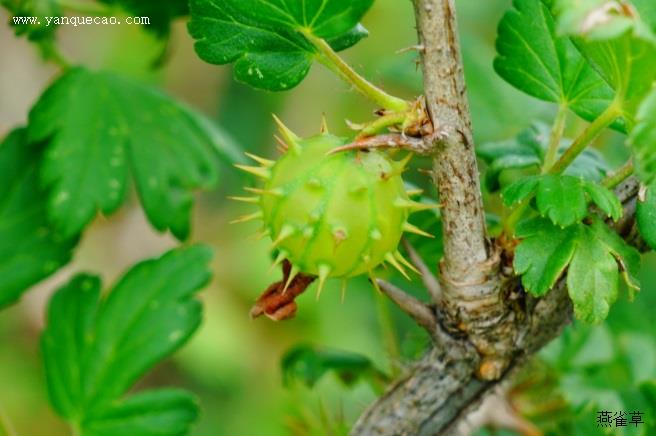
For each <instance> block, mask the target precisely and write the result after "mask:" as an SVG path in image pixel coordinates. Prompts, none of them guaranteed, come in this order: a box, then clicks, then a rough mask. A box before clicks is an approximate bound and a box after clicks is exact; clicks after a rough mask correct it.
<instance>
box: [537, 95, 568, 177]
mask: <svg viewBox="0 0 656 436" xmlns="http://www.w3.org/2000/svg"><path fill="white" fill-rule="evenodd" d="M566 121H567V106H565V105H560V106H558V112H557V113H556V119H555V120H554V124H553V127H552V129H551V136H550V138H549V148H548V149H547V154H546V155H545V157H544V163H543V164H542V174H544V173H547V172H548V171H549V170H550V169H551V167H552V166H553V165H554V163H555V162H556V159H557V158H558V148H559V147H560V140H561V138H562V137H563V132H564V131H565V122H566Z"/></svg>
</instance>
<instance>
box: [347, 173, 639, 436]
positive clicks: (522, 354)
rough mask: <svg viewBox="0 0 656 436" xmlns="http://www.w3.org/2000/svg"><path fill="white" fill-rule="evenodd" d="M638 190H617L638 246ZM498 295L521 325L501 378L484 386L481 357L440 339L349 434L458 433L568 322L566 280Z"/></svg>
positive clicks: (622, 226)
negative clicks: (511, 302) (535, 293)
mask: <svg viewBox="0 0 656 436" xmlns="http://www.w3.org/2000/svg"><path fill="white" fill-rule="evenodd" d="M638 190H639V185H638V183H637V181H636V180H635V179H630V180H628V181H627V182H625V183H623V184H622V185H620V186H619V187H618V188H617V189H616V194H617V195H618V197H619V198H620V200H621V201H622V203H623V204H624V218H623V219H622V220H621V221H620V223H618V226H616V230H617V231H618V233H619V234H620V235H621V236H622V237H624V238H625V239H626V240H627V241H629V242H630V243H632V244H634V245H636V246H638V247H640V246H641V245H642V242H641V241H640V240H637V239H635V238H636V237H637V233H636V231H635V230H636V226H635V219H634V217H635V202H636V198H637V195H638ZM502 292H503V293H506V294H508V295H513V294H516V295H517V296H518V298H517V299H516V300H515V302H516V303H517V305H518V306H519V307H521V309H520V310H519V311H518V312H516V313H518V314H520V315H519V317H518V318H519V319H520V320H521V322H518V323H517V328H516V330H515V332H514V333H515V334H514V335H513V337H514V341H513V350H514V353H513V356H512V359H511V361H510V363H509V365H508V366H507V368H506V369H505V370H504V372H503V374H502V376H501V377H500V378H498V379H496V380H492V381H485V380H482V379H481V378H480V377H477V369H478V367H479V365H480V363H481V358H480V356H479V354H478V353H477V352H476V351H474V350H472V347H471V346H470V345H469V342H468V341H467V339H466V338H458V337H454V336H449V337H447V338H444V337H442V338H441V342H440V345H439V347H437V346H436V347H433V348H432V349H431V350H429V351H428V352H427V353H426V355H425V356H424V357H423V358H422V359H421V360H420V361H419V362H417V363H415V364H414V365H413V366H412V367H411V368H409V369H408V370H407V371H406V373H405V374H404V375H403V376H402V377H401V378H400V379H398V380H397V381H396V382H395V383H394V384H393V385H392V386H391V387H390V388H389V389H388V391H387V392H386V393H385V394H384V395H383V396H382V397H380V398H379V399H378V400H377V401H376V403H374V404H373V405H372V406H371V407H369V409H367V410H366V411H365V412H364V413H363V414H362V415H361V416H360V418H359V420H358V422H357V423H356V425H355V426H354V428H353V430H352V434H354V435H400V434H403V435H410V434H412V435H435V434H440V435H442V434H445V435H457V434H463V432H464V429H466V428H467V422H466V417H467V415H468V414H469V413H470V412H471V411H473V410H475V408H476V407H478V405H480V403H481V402H482V401H483V400H484V399H485V398H486V397H487V396H488V395H490V394H492V393H494V392H496V391H497V389H500V388H502V387H503V385H504V384H506V383H509V381H510V380H511V378H512V375H513V374H514V373H515V372H516V371H517V370H518V369H519V368H520V367H521V365H522V363H523V362H525V361H526V360H527V359H528V358H530V357H531V356H533V355H534V354H535V353H536V352H537V351H538V350H540V349H541V348H542V347H544V346H545V345H546V344H547V343H549V342H550V341H551V340H552V339H554V338H556V337H557V336H559V335H560V333H561V331H562V329H563V328H564V327H565V326H566V325H567V324H568V323H569V322H570V320H571V317H572V304H571V301H570V299H569V296H568V294H567V287H566V276H563V277H561V279H560V280H559V281H558V283H557V284H556V286H554V288H553V289H551V290H550V291H549V292H548V293H547V295H546V296H545V297H543V298H540V299H535V298H533V297H531V296H530V295H527V294H525V293H524V292H523V291H521V285H520V282H519V279H512V280H507V281H505V282H504V286H503V287H502ZM509 310H516V309H509ZM438 315H439V313H438Z"/></svg>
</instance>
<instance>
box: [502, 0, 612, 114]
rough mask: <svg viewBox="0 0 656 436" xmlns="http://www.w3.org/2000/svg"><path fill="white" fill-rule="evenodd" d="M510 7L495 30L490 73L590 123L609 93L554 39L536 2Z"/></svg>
mask: <svg viewBox="0 0 656 436" xmlns="http://www.w3.org/2000/svg"><path fill="white" fill-rule="evenodd" d="M513 6H514V7H513V9H511V10H510V11H508V12H507V13H506V15H505V16H504V17H503V19H502V20H501V23H500V25H499V36H498V39H497V52H498V57H497V58H496V59H495V61H494V67H495V69H496V71H497V72H498V73H499V75H500V76H501V77H503V78H504V79H505V80H506V81H508V82H509V83H510V84H512V85H513V86H515V87H517V88H518V89H520V90H522V91H524V92H526V93H527V94H529V95H532V96H534V97H536V98H539V99H542V100H546V101H550V102H554V103H557V104H559V105H563V106H567V107H569V108H571V109H572V110H573V111H574V112H576V113H577V114H578V115H580V116H581V117H583V118H585V119H587V120H593V119H595V118H596V117H597V116H598V115H599V114H600V113H602V112H603V111H604V110H605V109H606V108H607V107H608V106H609V105H610V103H611V101H612V99H613V92H612V89H611V88H610V87H609V86H608V85H607V84H606V83H605V82H604V81H603V80H602V79H601V78H600V77H599V75H598V74H597V73H596V72H595V70H594V69H593V68H592V67H591V66H590V65H589V64H588V62H586V61H585V59H583V57H582V56H581V55H580V54H579V53H578V51H577V50H576V48H575V47H574V45H573V44H572V42H571V41H570V40H569V38H568V37H566V36H561V35H558V34H557V32H556V23H555V20H554V17H553V16H552V15H551V12H550V10H549V8H548V7H547V5H546V4H545V3H544V2H543V1H542V0H515V1H514V2H513Z"/></svg>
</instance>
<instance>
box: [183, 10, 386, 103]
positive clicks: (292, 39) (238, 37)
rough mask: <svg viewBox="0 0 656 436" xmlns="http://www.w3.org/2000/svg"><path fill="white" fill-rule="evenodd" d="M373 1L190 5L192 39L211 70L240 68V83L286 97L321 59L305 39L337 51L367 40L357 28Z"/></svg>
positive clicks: (360, 27)
mask: <svg viewBox="0 0 656 436" xmlns="http://www.w3.org/2000/svg"><path fill="white" fill-rule="evenodd" d="M372 3H373V0H331V1H325V0H191V2H190V6H191V22H190V23H189V33H190V34H191V36H192V37H193V38H194V39H196V44H195V48H196V52H197V53H198V55H199V56H200V57H201V59H203V60H205V61H206V62H209V63H212V64H219V65H223V64H228V63H233V62H234V63H235V66H234V74H235V77H236V78H237V80H240V81H242V82H245V83H247V84H249V85H251V86H253V87H255V88H261V89H267V90H270V91H282V90H286V89H290V88H293V87H294V86H296V85H298V84H299V83H300V82H301V81H302V80H303V78H304V77H305V76H306V75H307V73H308V71H309V70H310V66H311V65H312V61H313V59H314V57H315V55H316V49H315V48H314V46H313V44H312V43H311V42H310V41H309V40H308V39H307V38H306V37H305V36H304V35H303V33H310V34H312V35H314V36H316V37H319V38H323V39H325V40H327V41H328V42H329V43H330V44H331V45H332V47H333V48H334V49H335V50H341V49H345V48H348V47H350V46H352V45H353V44H355V43H356V42H358V41H359V40H360V39H362V38H363V37H364V36H366V35H367V33H366V31H365V30H364V29H363V28H362V26H360V25H359V24H358V22H359V21H360V19H361V18H362V16H363V15H364V14H365V13H366V12H367V10H368V9H369V7H370V6H371V4H372Z"/></svg>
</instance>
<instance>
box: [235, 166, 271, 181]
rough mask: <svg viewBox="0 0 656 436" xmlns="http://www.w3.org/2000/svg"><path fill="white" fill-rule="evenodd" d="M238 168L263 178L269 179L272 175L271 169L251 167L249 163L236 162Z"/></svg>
mask: <svg viewBox="0 0 656 436" xmlns="http://www.w3.org/2000/svg"><path fill="white" fill-rule="evenodd" d="M235 167H236V168H239V169H240V170H242V171H246V172H247V173H251V174H253V175H255V176H257V177H260V178H262V179H268V178H269V177H271V171H269V170H268V169H267V168H262V167H251V166H248V165H240V164H235Z"/></svg>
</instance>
